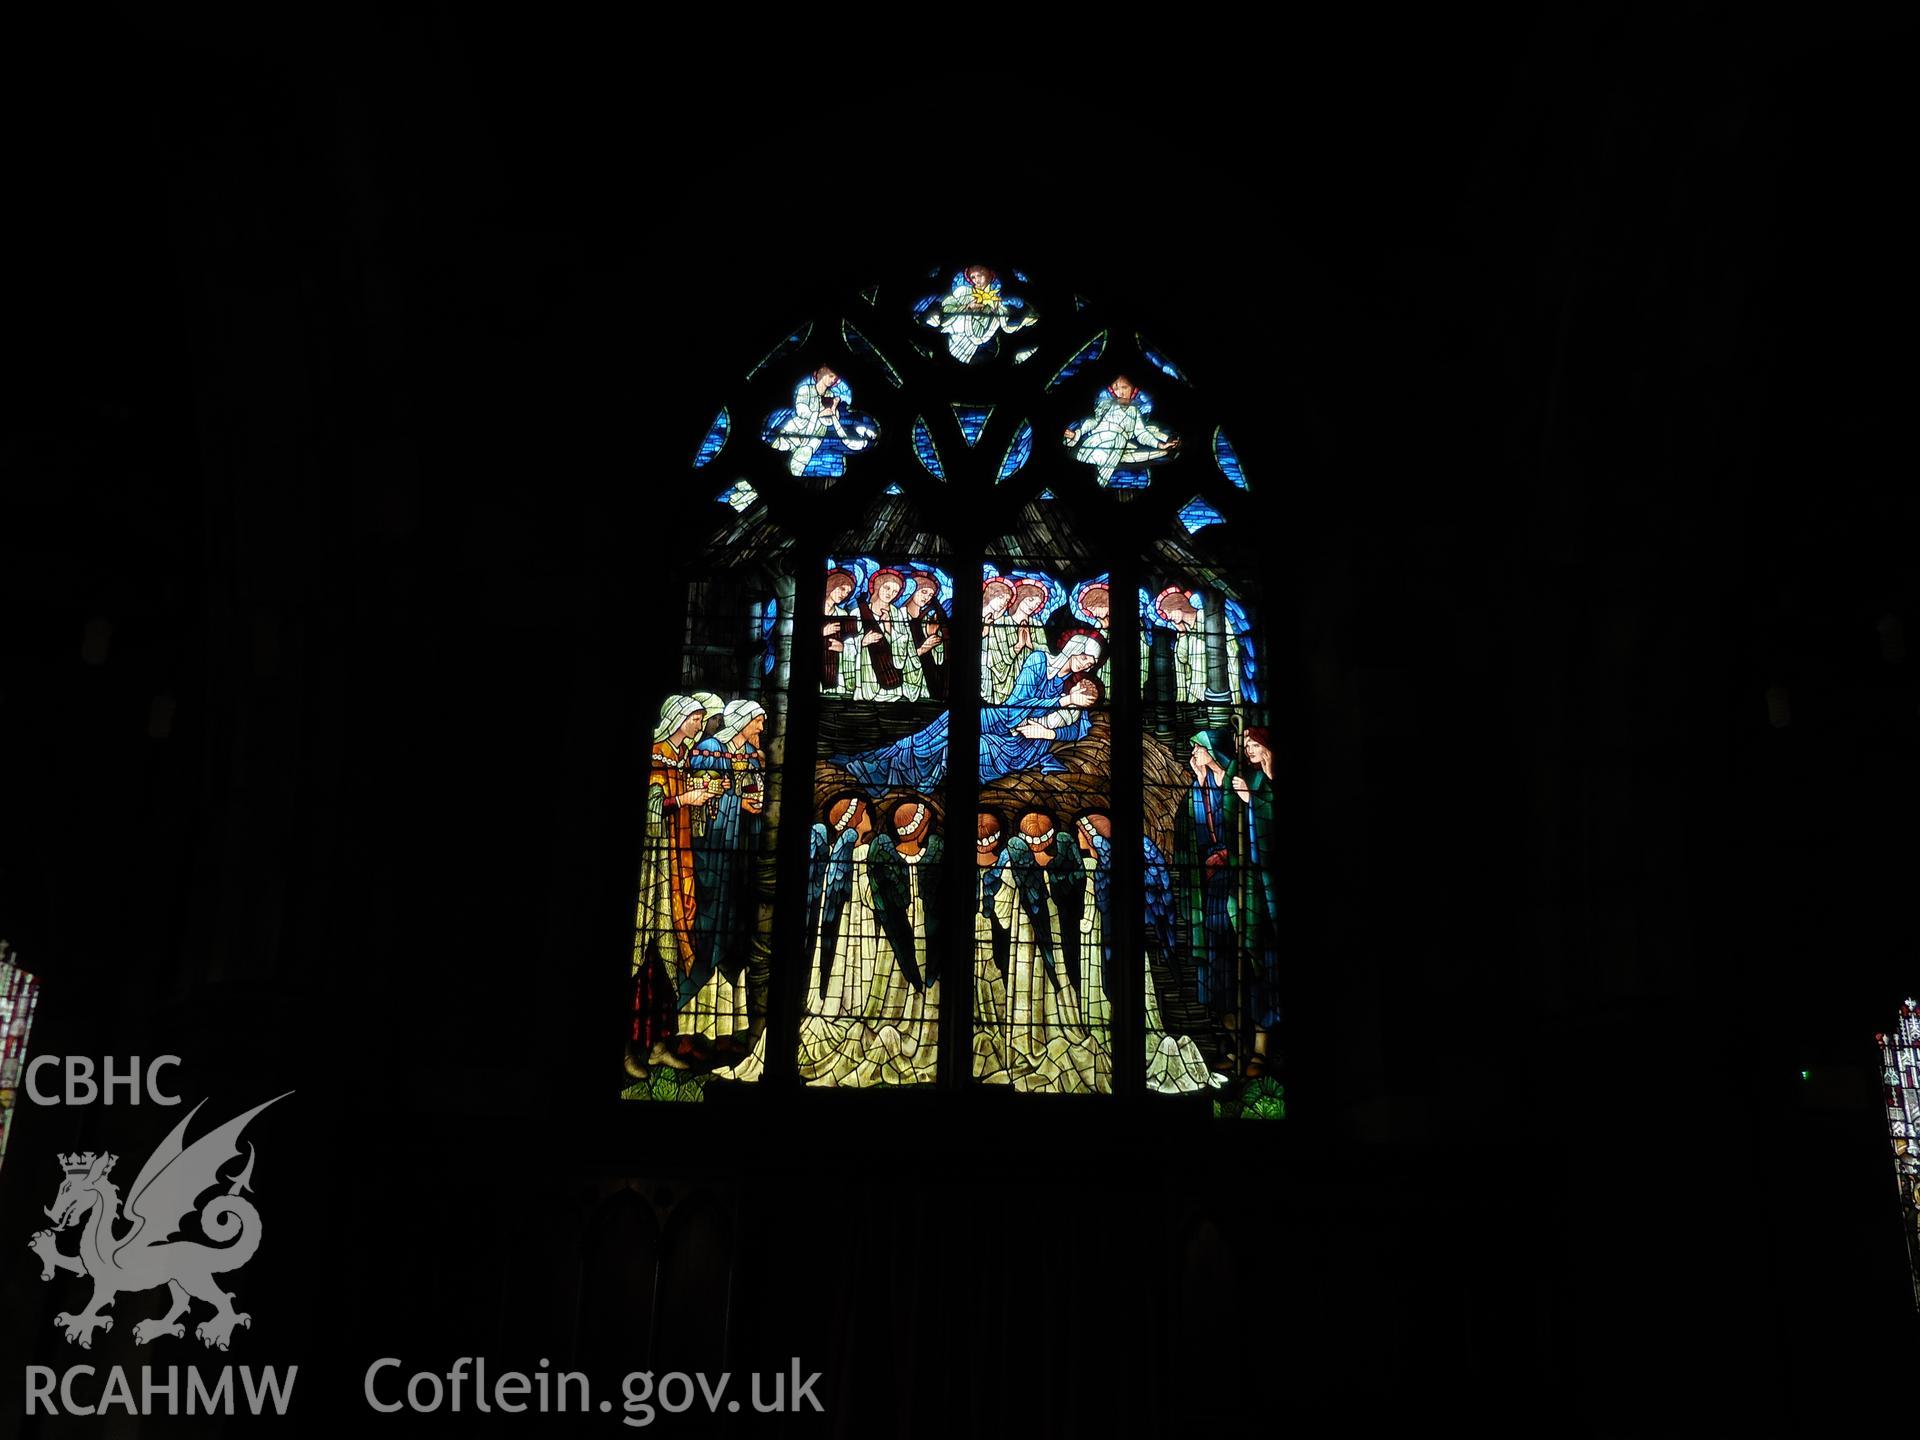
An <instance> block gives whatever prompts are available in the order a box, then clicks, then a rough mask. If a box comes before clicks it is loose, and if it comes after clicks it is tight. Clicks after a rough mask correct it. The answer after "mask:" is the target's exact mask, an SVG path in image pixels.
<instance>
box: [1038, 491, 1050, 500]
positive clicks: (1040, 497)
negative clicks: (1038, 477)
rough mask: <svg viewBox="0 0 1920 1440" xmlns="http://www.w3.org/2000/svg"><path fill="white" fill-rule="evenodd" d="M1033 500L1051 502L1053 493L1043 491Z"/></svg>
mask: <svg viewBox="0 0 1920 1440" xmlns="http://www.w3.org/2000/svg"><path fill="white" fill-rule="evenodd" d="M1033 498H1034V499H1036V500H1051V499H1052V498H1053V491H1051V490H1042V491H1041V492H1040V493H1039V494H1038V495H1036V496H1034V497H1033Z"/></svg>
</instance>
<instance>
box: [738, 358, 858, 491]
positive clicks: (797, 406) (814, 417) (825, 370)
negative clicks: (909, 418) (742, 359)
mask: <svg viewBox="0 0 1920 1440" xmlns="http://www.w3.org/2000/svg"><path fill="white" fill-rule="evenodd" d="M852 402H853V391H852V389H850V388H849V387H848V385H847V382H846V381H844V380H842V379H841V378H840V375H839V372H838V371H836V370H835V369H834V368H833V367H832V366H830V365H822V366H821V367H820V368H819V369H817V370H815V371H814V372H813V374H811V375H809V376H808V377H807V378H806V379H804V380H802V381H801V382H800V383H799V384H798V385H796V386H795V387H794V390H793V404H791V405H789V406H785V407H783V408H781V409H779V410H776V411H774V412H773V413H772V414H771V415H769V416H768V417H767V423H766V426H765V427H764V429H763V431H762V438H763V439H764V440H766V442H767V443H768V444H769V445H771V446H773V448H774V449H776V450H782V451H788V452H790V458H789V459H788V461H787V472H788V473H789V474H792V475H841V474H844V473H845V472H846V468H847V459H846V457H847V456H848V455H849V454H851V453H852V452H854V451H857V450H864V449H866V448H867V446H868V445H870V444H871V443H873V441H874V440H875V439H876V438H877V437H878V436H879V433H880V431H879V428H878V427H877V426H876V425H875V424H874V422H873V419H872V417H870V416H867V415H863V414H859V413H857V412H855V411H854V410H853V409H852ZM843 406H844V407H845V408H842V407H843Z"/></svg>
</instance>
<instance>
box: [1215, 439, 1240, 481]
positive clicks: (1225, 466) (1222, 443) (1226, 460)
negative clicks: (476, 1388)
mask: <svg viewBox="0 0 1920 1440" xmlns="http://www.w3.org/2000/svg"><path fill="white" fill-rule="evenodd" d="M1213 458H1214V460H1215V461H1216V462H1217V463H1218V464H1219V466H1220V473H1221V474H1222V475H1225V476H1226V477H1227V479H1229V480H1231V481H1232V482H1233V483H1234V484H1235V485H1236V486H1238V487H1239V488H1240V489H1242V490H1244V489H1246V488H1247V477H1246V475H1245V473H1244V472H1243V471H1242V470H1241V469H1240V457H1239V456H1238V455H1236V454H1235V453H1234V450H1233V445H1232V443H1231V442H1230V441H1228V439H1227V432H1226V431H1224V430H1215V431H1214V432H1213Z"/></svg>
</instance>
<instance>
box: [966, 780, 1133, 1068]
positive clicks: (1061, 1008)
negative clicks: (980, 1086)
mask: <svg viewBox="0 0 1920 1440" xmlns="http://www.w3.org/2000/svg"><path fill="white" fill-rule="evenodd" d="M1085 890H1086V872H1085V868H1084V865H1083V863H1082V861H1081V857H1080V851H1079V847H1078V846H1077V845H1075V844H1072V843H1066V844H1063V843H1061V841H1060V838H1059V834H1058V831H1057V830H1056V828H1055V826H1054V822H1053V817H1052V816H1050V815H1048V814H1047V813H1045V812H1044V811H1039V810H1033V811H1029V812H1027V813H1026V814H1024V815H1022V816H1021V817H1020V823H1019V827H1018V830H1017V833H1016V834H1014V835H1013V836H1012V838H1011V839H1009V840H1008V842H1007V859H1006V869H1005V870H1004V872H1003V874H1002V879H1001V883H1000V890H999V893H998V895H997V896H996V897H995V900H994V905H995V911H996V914H997V917H998V919H999V922H1000V923H1001V924H1002V925H1003V926H1005V927H1006V928H1007V930H1008V932H1009V933H1010V935H1011V937H1012V939H1011V944H1010V946H1009V953H1010V958H1011V963H1010V967H1009V972H1008V977H1007V1008H1008V1016H1007V1048H1008V1051H1009V1052H1010V1055H1011V1058H1012V1060H1013V1061H1014V1062H1015V1065H1016V1067H1017V1072H1018V1073H1017V1074H1016V1075H1015V1078H1014V1080H1013V1086H1014V1088H1015V1089H1017V1090H1048V1091H1059V1092H1078V1093H1093V1092H1102V1093H1104V1092H1106V1091H1109V1090H1111V1089H1112V1079H1113V1066H1112V1059H1111V1057H1110V1056H1109V1055H1108V1053H1107V1051H1106V1047H1105V1046H1104V1045H1103V1044H1101V1043H1100V1042H1099V1041H1097V1040H1096V1039H1095V1038H1094V1037H1093V1036H1092V1035H1091V1034H1090V1033H1089V1032H1088V1029H1087V1023H1086V1017H1085V1011H1084V1008H1083V1006H1082V997H1081V994H1080V991H1079V990H1078V989H1077V988H1076V982H1077V981H1078V979H1079V975H1078V970H1079V965H1080V959H1081V950H1080V939H1081V935H1080V917H1081V907H1082V906H1083V905H1084V903H1085Z"/></svg>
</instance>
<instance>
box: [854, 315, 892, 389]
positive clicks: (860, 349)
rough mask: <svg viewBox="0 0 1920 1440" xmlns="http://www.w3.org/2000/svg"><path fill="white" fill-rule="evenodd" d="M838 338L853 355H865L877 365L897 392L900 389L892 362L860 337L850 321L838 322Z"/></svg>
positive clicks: (862, 336)
mask: <svg viewBox="0 0 1920 1440" xmlns="http://www.w3.org/2000/svg"><path fill="white" fill-rule="evenodd" d="M840 338H841V339H842V340H844V341H846V342H847V348H848V349H849V350H851V351H852V352H853V353H854V354H856V355H865V356H866V357H867V358H868V359H870V360H872V361H873V362H874V363H875V364H877V365H878V366H879V367H880V371H881V373H882V374H884V375H885V376H886V377H887V381H888V383H889V384H891V385H892V386H893V388H894V389H896V390H898V389H899V388H900V372H899V371H898V370H896V369H894V368H893V362H892V361H891V360H889V359H887V357H886V356H884V355H882V354H881V353H880V350H879V347H878V346H876V345H875V344H874V343H873V342H872V341H871V340H869V339H867V337H866V336H864V335H862V334H861V333H860V331H859V330H858V329H856V328H855V327H854V325H853V324H852V322H851V321H847V320H842V321H841V322H840Z"/></svg>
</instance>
